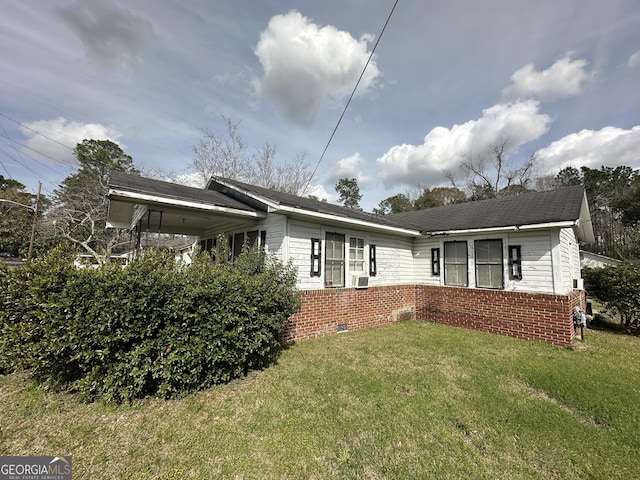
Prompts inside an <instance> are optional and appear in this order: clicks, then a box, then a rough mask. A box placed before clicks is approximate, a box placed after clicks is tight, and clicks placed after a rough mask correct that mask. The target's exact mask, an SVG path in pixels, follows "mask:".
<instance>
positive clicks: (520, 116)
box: [376, 100, 551, 188]
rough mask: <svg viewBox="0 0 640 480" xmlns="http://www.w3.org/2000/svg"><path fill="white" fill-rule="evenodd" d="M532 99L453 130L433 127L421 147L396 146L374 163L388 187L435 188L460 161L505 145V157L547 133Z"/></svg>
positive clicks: (496, 107) (495, 110) (545, 118)
mask: <svg viewBox="0 0 640 480" xmlns="http://www.w3.org/2000/svg"><path fill="white" fill-rule="evenodd" d="M539 106H540V104H539V103H538V102H537V101H534V100H527V101H524V102H517V103H508V104H498V105H494V106H492V107H490V108H487V109H486V110H484V111H483V115H482V117H481V118H479V119H477V120H470V121H468V122H466V123H463V124H462V125H454V126H453V127H451V128H450V129H449V128H446V127H436V128H434V129H433V130H431V131H430V132H429V133H427V135H426V136H425V137H424V142H423V143H422V144H421V145H407V144H403V145H397V146H394V147H392V148H391V149H389V151H387V153H385V154H384V155H383V156H382V157H380V158H378V159H377V160H376V162H377V164H378V168H379V176H380V178H381V179H382V181H383V182H384V184H385V186H386V187H387V188H391V187H395V186H401V185H406V186H409V187H413V186H416V185H427V186H435V185H439V184H442V183H444V182H445V177H444V174H443V171H444V170H449V171H453V170H454V169H455V168H456V167H457V166H458V165H459V164H460V162H461V161H462V160H465V159H467V158H469V157H477V156H479V155H484V154H486V152H487V151H488V150H489V149H490V147H491V146H492V145H495V144H496V143H500V142H503V141H506V142H507V146H508V151H507V152H506V153H507V154H509V153H511V152H513V151H515V150H516V149H517V148H518V147H519V146H520V145H523V144H525V143H527V142H530V141H532V140H535V139H537V138H539V137H540V136H542V135H543V134H545V133H546V132H547V130H548V126H549V123H550V122H551V118H550V117H549V116H548V115H545V114H542V113H540V112H539V111H538V109H539Z"/></svg>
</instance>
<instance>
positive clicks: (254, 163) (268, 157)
mask: <svg viewBox="0 0 640 480" xmlns="http://www.w3.org/2000/svg"><path fill="white" fill-rule="evenodd" d="M222 118H223V119H224V122H225V133H224V134H222V135H218V134H215V133H213V132H211V131H210V130H209V129H207V128H203V129H202V133H203V138H202V139H201V140H200V142H199V143H198V145H196V146H194V147H193V161H192V162H191V163H190V164H189V167H190V168H192V169H194V170H195V171H196V172H197V173H198V174H199V175H200V176H201V177H202V180H203V182H204V183H206V182H207V181H208V180H209V179H210V178H211V177H212V176H219V177H223V178H229V179H232V180H239V181H241V182H246V183H250V184H252V185H256V186H260V187H265V188H270V189H273V190H278V191H281V192H286V193H291V194H301V193H302V190H303V189H304V187H305V186H306V185H307V183H308V181H309V179H310V177H311V174H310V172H309V166H308V164H307V163H306V161H305V158H306V155H305V154H298V155H296V158H295V159H294V160H291V161H284V162H278V161H276V147H275V145H272V144H270V143H265V144H264V145H262V146H261V147H258V148H256V150H255V152H254V153H249V152H248V148H249V147H248V145H247V143H246V142H245V141H244V139H243V138H242V135H240V132H239V126H240V122H239V121H233V120H231V119H230V118H228V117H225V116H223V117H222Z"/></svg>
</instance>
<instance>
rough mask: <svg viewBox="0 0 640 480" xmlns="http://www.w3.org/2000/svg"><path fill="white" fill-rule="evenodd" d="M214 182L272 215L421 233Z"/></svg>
mask: <svg viewBox="0 0 640 480" xmlns="http://www.w3.org/2000/svg"><path fill="white" fill-rule="evenodd" d="M212 182H216V183H218V184H219V185H224V186H225V187H227V188H230V189H232V190H235V191H236V192H238V193H241V194H242V195H246V196H248V197H250V198H253V199H254V200H257V201H259V202H261V203H264V204H265V205H267V207H268V209H269V212H271V213H284V214H288V215H292V214H295V215H301V216H305V217H311V218H316V219H321V220H325V221H333V222H340V223H347V224H349V225H355V226H359V227H366V228H369V229H375V230H381V231H385V232H388V233H395V234H400V235H404V236H407V237H417V236H419V235H420V232H419V231H418V230H412V229H407V228H401V227H393V226H390V225H382V224H379V223H375V222H367V221H366V220H360V219H357V218H352V217H343V216H340V215H332V214H329V213H322V212H317V211H314V210H308V209H305V208H302V207H299V206H297V207H292V206H289V205H284V204H281V203H278V202H276V201H274V200H271V199H269V198H265V197H264V196H262V195H259V194H257V193H255V192H252V191H250V190H246V189H244V188H241V187H238V186H237V185H232V184H230V183H227V182H225V181H224V180H222V179H219V178H212V179H211V180H210V181H209V183H208V184H207V188H209V186H210V185H211V184H212Z"/></svg>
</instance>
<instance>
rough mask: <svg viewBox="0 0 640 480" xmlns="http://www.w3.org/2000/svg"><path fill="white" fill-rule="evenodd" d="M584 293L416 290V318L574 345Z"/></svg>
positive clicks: (440, 288)
mask: <svg viewBox="0 0 640 480" xmlns="http://www.w3.org/2000/svg"><path fill="white" fill-rule="evenodd" d="M585 303H586V302H585V296H584V291H579V290H575V291H573V292H571V293H570V294H568V295H549V294H539V293H523V292H507V291H504V290H480V289H469V288H455V287H429V286H416V304H417V305H418V307H417V308H416V318H417V319H418V320H423V321H427V322H437V323H444V324H447V325H452V326H456V327H463V328H468V329H471V330H482V331H484V332H490V333H499V334H501V335H506V336H509V337H516V338H521V339H525V340H542V341H544V342H548V343H552V344H554V345H559V346H567V345H570V344H571V342H572V340H573V337H574V335H575V332H574V328H573V308H574V307H575V306H576V305H581V306H582V308H584V307H585Z"/></svg>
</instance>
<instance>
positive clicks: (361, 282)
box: [352, 275, 369, 288]
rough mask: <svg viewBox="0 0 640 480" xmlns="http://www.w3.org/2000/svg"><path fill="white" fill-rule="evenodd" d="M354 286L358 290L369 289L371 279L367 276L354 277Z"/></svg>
mask: <svg viewBox="0 0 640 480" xmlns="http://www.w3.org/2000/svg"><path fill="white" fill-rule="evenodd" d="M352 285H353V286H354V287H356V288H369V277H368V276H367V275H353V276H352Z"/></svg>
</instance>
